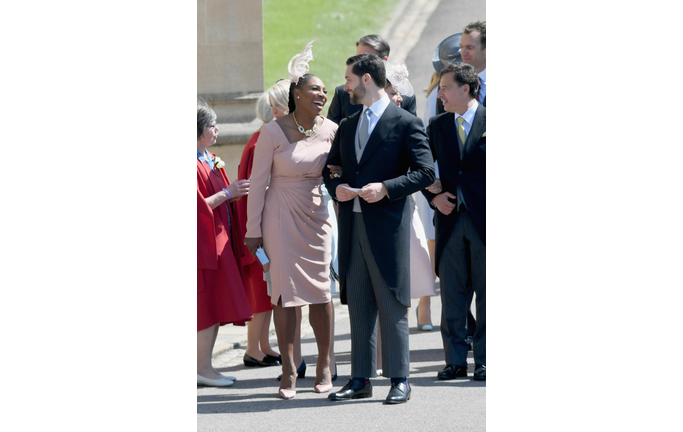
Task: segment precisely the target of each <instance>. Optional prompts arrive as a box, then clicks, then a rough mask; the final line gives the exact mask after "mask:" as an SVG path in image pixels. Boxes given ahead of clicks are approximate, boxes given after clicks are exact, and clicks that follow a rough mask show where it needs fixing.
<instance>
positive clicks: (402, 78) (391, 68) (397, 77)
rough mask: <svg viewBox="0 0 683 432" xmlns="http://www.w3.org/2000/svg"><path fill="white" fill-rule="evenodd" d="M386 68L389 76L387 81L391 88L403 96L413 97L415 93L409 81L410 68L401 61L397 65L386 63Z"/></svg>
mask: <svg viewBox="0 0 683 432" xmlns="http://www.w3.org/2000/svg"><path fill="white" fill-rule="evenodd" d="M384 68H385V70H386V74H387V80H388V81H389V82H390V83H391V86H392V87H393V88H394V90H396V91H397V92H398V93H400V94H401V95H402V96H413V95H414V94H415V91H414V90H413V85H412V84H410V81H408V75H409V74H408V67H407V66H406V62H404V61H403V60H399V61H397V62H395V63H391V62H388V61H386V60H385V61H384Z"/></svg>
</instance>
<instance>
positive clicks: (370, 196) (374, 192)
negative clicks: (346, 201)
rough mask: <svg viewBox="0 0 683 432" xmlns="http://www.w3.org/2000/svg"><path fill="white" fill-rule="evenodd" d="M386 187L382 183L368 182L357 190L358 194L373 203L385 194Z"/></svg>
mask: <svg viewBox="0 0 683 432" xmlns="http://www.w3.org/2000/svg"><path fill="white" fill-rule="evenodd" d="M387 193H388V191H387V187H386V186H384V183H381V182H380V183H368V184H366V185H365V186H363V187H362V188H361V190H360V192H358V196H359V197H361V198H362V199H364V200H365V201H367V202H369V203H375V202H377V201H379V200H381V199H382V198H384V197H385V196H387Z"/></svg>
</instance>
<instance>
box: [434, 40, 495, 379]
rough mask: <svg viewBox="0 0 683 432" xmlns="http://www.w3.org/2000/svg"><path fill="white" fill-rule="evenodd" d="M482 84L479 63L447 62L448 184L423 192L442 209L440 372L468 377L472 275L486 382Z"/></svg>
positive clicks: (440, 133)
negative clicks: (443, 364)
mask: <svg viewBox="0 0 683 432" xmlns="http://www.w3.org/2000/svg"><path fill="white" fill-rule="evenodd" d="M463 38H464V36H463ZM463 57H464V54H463ZM478 90H479V77H478V76H477V74H476V72H475V69H474V67H473V66H471V65H468V64H465V63H451V64H449V65H448V66H446V67H445V68H444V69H443V70H442V71H441V78H440V89H439V93H438V94H437V97H438V98H439V99H441V101H442V102H443V106H444V109H445V110H446V112H445V113H443V114H441V115H438V116H436V117H433V118H432V119H431V120H430V122H429V126H428V127H427V136H428V137H429V144H430V146H431V149H432V153H433V155H434V159H435V160H436V161H437V162H438V164H439V172H440V176H441V178H440V180H441V186H440V187H437V188H436V189H435V188H434V186H431V187H430V188H429V189H430V190H431V192H430V191H429V190H426V191H423V194H424V195H425V197H426V198H427V201H428V202H430V203H431V205H432V206H433V207H435V209H436V210H438V211H435V212H434V221H435V228H436V254H435V267H436V268H435V270H436V274H437V275H438V276H439V278H440V280H441V302H442V311H443V312H442V315H441V338H442V340H443V346H444V351H445V357H446V367H445V368H444V369H443V370H442V371H441V372H439V374H438V378H439V379H455V378H458V377H466V376H467V351H468V344H467V342H466V341H465V337H466V335H467V325H466V322H467V310H468V309H469V304H470V303H471V298H469V302H468V297H469V296H468V290H467V282H468V281H467V279H468V275H469V276H470V278H471V282H472V288H473V289H474V292H475V294H476V302H475V304H476V312H477V325H476V331H475V333H474V340H473V345H474V363H475V369H474V376H473V378H474V379H475V380H478V381H486V108H485V107H484V106H483V105H482V104H480V103H478V101H477V99H476V97H477V94H478ZM432 192H434V193H432Z"/></svg>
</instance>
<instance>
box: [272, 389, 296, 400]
mask: <svg viewBox="0 0 683 432" xmlns="http://www.w3.org/2000/svg"><path fill="white" fill-rule="evenodd" d="M277 393H278V395H280V397H281V398H282V399H294V396H296V390H284V389H280V390H279V391H278V392H277Z"/></svg>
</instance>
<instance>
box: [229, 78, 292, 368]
mask: <svg viewBox="0 0 683 432" xmlns="http://www.w3.org/2000/svg"><path fill="white" fill-rule="evenodd" d="M288 104H289V83H288V82H287V81H285V80H282V81H279V82H277V83H276V84H275V85H274V86H272V87H271V88H269V89H268V90H267V91H266V92H264V93H263V95H261V97H260V98H259V99H258V101H257V102H256V117H258V118H259V119H260V120H261V121H262V122H263V123H264V124H266V123H268V122H270V121H272V120H273V119H279V118H280V117H282V116H284V115H287V114H288V113H289V107H288ZM260 134H261V130H260V129H259V130H258V131H256V132H255V133H254V134H253V135H252V136H251V138H250V139H249V141H247V144H246V145H245V146H244V150H243V151H242V159H241V161H240V164H239V167H238V168H237V178H238V179H239V180H242V179H249V178H251V171H252V169H253V163H254V150H255V149H256V143H257V142H258V137H259V136H260ZM248 198H249V197H248V196H245V197H244V198H242V199H241V200H239V201H237V203H236V204H237V211H238V212H239V216H240V223H241V224H242V232H243V234H246V232H247V228H246V227H247V203H248ZM242 242H244V239H242ZM242 265H243V266H244V285H245V286H246V288H247V295H248V297H249V305H250V306H251V310H252V312H253V313H254V318H253V319H252V320H251V321H250V322H249V329H248V333H247V349H246V352H245V353H244V359H243V361H244V365H245V366H246V367H266V366H278V365H280V364H281V361H282V358H281V357H280V354H278V353H277V352H275V351H274V350H273V349H272V348H271V347H270V341H269V339H270V337H269V336H270V318H271V314H272V313H271V311H272V310H273V305H272V304H271V303H270V296H269V295H268V289H267V285H266V281H265V280H263V279H264V278H263V267H262V266H261V264H260V263H259V262H258V260H257V259H256V258H255V257H253V256H252V255H251V254H245V256H244V257H243V258H242Z"/></svg>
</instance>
